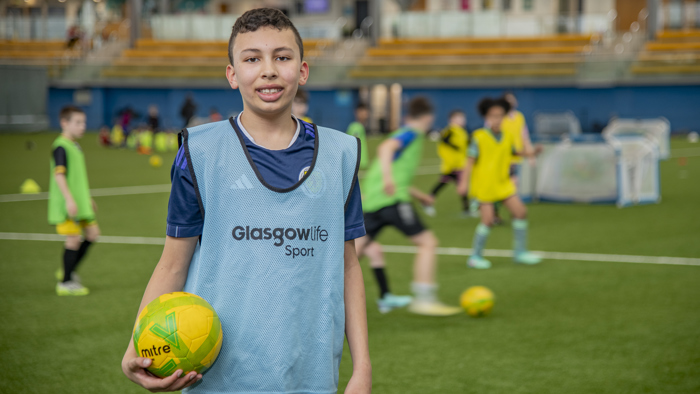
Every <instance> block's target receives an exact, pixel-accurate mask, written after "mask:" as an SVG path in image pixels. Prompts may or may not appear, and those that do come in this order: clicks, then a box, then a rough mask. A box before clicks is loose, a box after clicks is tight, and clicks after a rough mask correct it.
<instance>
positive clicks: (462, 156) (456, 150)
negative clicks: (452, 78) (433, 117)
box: [424, 109, 469, 216]
mask: <svg viewBox="0 0 700 394" xmlns="http://www.w3.org/2000/svg"><path fill="white" fill-rule="evenodd" d="M466 126H467V116H466V114H465V113H464V111H461V110H458V109H456V110H453V111H452V112H450V115H449V124H448V125H447V127H445V129H444V130H442V132H441V133H440V141H439V142H438V146H437V150H438V156H440V173H441V174H442V175H441V176H440V180H439V181H438V183H437V184H436V185H435V187H434V188H433V191H432V192H431V193H430V195H431V196H433V198H436V197H437V194H438V192H439V191H440V190H441V189H442V188H443V187H445V186H446V185H447V184H448V183H450V182H455V183H457V182H458V181H459V177H460V176H461V174H462V169H464V164H466V161H467V143H468V141H469V136H468V135H467V130H465V129H464V128H465V127H466ZM424 208H425V211H426V213H428V214H429V215H430V216H434V215H435V208H434V207H433V206H432V205H430V206H425V207H424ZM462 212H463V213H464V214H465V215H468V214H469V198H468V197H467V196H466V195H465V196H462Z"/></svg>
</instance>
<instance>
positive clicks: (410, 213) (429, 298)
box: [357, 97, 461, 316]
mask: <svg viewBox="0 0 700 394" xmlns="http://www.w3.org/2000/svg"><path fill="white" fill-rule="evenodd" d="M434 120H435V117H434V115H433V108H432V105H431V104H430V102H429V101H428V100H427V99H425V98H423V97H416V98H414V99H413V100H411V101H410V102H409V103H408V115H407V120H406V124H405V126H404V127H402V128H400V129H399V130H396V131H395V132H393V133H392V134H391V135H390V136H389V138H388V139H387V140H386V141H384V142H382V144H381V145H380V146H379V148H378V149H377V158H376V160H375V161H374V163H373V164H372V165H371V166H370V169H369V172H368V173H367V176H366V177H365V179H364V183H363V188H362V189H363V190H364V201H363V205H364V209H365V227H366V229H367V236H365V237H363V238H361V239H360V240H358V241H357V255H358V256H361V255H362V254H363V253H364V252H365V247H368V248H369V249H368V250H367V254H368V256H369V257H370V260H371V263H370V264H371V266H372V268H373V269H374V273H375V276H376V279H377V282H378V283H379V287H380V292H381V298H380V299H379V301H378V304H379V309H380V311H387V310H391V309H393V308H398V307H401V306H405V305H406V304H409V303H410V305H409V308H408V310H409V311H410V312H413V313H417V314H421V315H428V316H448V315H453V314H457V313H460V311H461V310H460V309H459V308H456V307H451V306H447V305H444V304H442V303H441V302H439V301H438V299H437V283H436V279H435V270H436V264H437V262H436V249H437V246H438V240H437V238H435V235H434V234H433V233H432V232H431V231H430V230H427V229H426V228H425V227H424V226H423V224H422V223H421V221H420V219H419V218H418V215H417V214H416V212H415V210H414V209H413V206H412V205H411V197H413V198H415V199H417V200H419V201H420V202H421V203H423V204H424V205H431V204H432V203H433V201H434V200H433V197H432V196H430V195H428V194H425V193H423V192H421V191H420V190H418V189H416V188H413V187H411V183H412V181H413V176H414V175H415V173H416V168H417V167H418V164H419V162H420V159H421V155H422V153H423V140H424V139H425V133H427V132H428V130H430V128H431V127H432V124H433V121H434ZM387 225H389V226H394V227H396V228H397V229H398V230H399V231H401V232H402V233H404V235H406V236H407V237H409V238H410V239H411V242H413V243H414V244H415V245H416V246H417V247H418V253H417V254H416V258H415V262H414V278H413V283H412V284H411V288H412V290H413V294H414V296H415V297H414V298H413V300H411V299H410V298H409V297H406V296H403V297H400V296H392V295H391V293H390V291H389V285H388V283H387V280H386V274H385V272H384V259H383V258H382V256H381V249H380V247H379V244H378V243H377V242H375V241H374V239H375V238H376V237H377V235H378V234H379V232H380V231H381V230H382V228H384V226H387ZM368 244H369V246H368Z"/></svg>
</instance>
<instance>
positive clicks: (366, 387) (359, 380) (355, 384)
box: [345, 371, 372, 394]
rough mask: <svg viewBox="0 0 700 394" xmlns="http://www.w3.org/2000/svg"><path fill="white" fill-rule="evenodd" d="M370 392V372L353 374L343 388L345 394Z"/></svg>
mask: <svg viewBox="0 0 700 394" xmlns="http://www.w3.org/2000/svg"><path fill="white" fill-rule="evenodd" d="M371 392H372V372H358V371H355V372H353V373H352V377H350V381H349V382H348V385H347V386H346V387H345V394H369V393H371Z"/></svg>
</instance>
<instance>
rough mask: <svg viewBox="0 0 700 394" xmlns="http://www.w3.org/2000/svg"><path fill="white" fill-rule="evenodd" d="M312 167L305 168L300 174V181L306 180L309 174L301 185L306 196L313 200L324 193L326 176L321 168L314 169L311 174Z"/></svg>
mask: <svg viewBox="0 0 700 394" xmlns="http://www.w3.org/2000/svg"><path fill="white" fill-rule="evenodd" d="M309 169H310V167H305V168H304V169H303V170H301V172H299V180H301V179H302V178H304V177H305V176H306V175H307V174H308V175H309V176H308V177H307V178H306V180H305V181H304V184H303V185H301V188H302V190H303V191H304V194H306V195H307V196H309V197H311V198H316V197H318V196H320V195H321V194H322V193H323V190H324V189H325V187H326V181H325V176H324V175H323V171H321V169H320V168H314V170H313V171H311V173H309Z"/></svg>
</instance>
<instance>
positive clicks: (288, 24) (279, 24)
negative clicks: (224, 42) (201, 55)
mask: <svg viewBox="0 0 700 394" xmlns="http://www.w3.org/2000/svg"><path fill="white" fill-rule="evenodd" d="M266 26H269V27H274V28H275V29H277V30H279V31H282V30H284V29H290V30H291V31H292V32H293V33H294V39H295V40H296V42H297V45H298V46H299V52H300V53H301V59H302V60H304V43H303V42H302V41H301V36H300V35H299V32H298V31H297V28H296V27H294V24H292V21H290V20H289V18H287V16H286V15H284V13H282V11H280V10H277V9H274V8H256V9H254V10H250V11H246V12H245V13H244V14H243V15H241V16H240V17H239V18H238V19H236V23H234V24H233V29H232V31H231V37H230V38H229V39H228V61H229V62H231V65H233V42H234V41H235V40H236V36H237V35H239V34H241V33H249V32H253V31H256V30H258V29H259V28H261V27H266Z"/></svg>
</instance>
